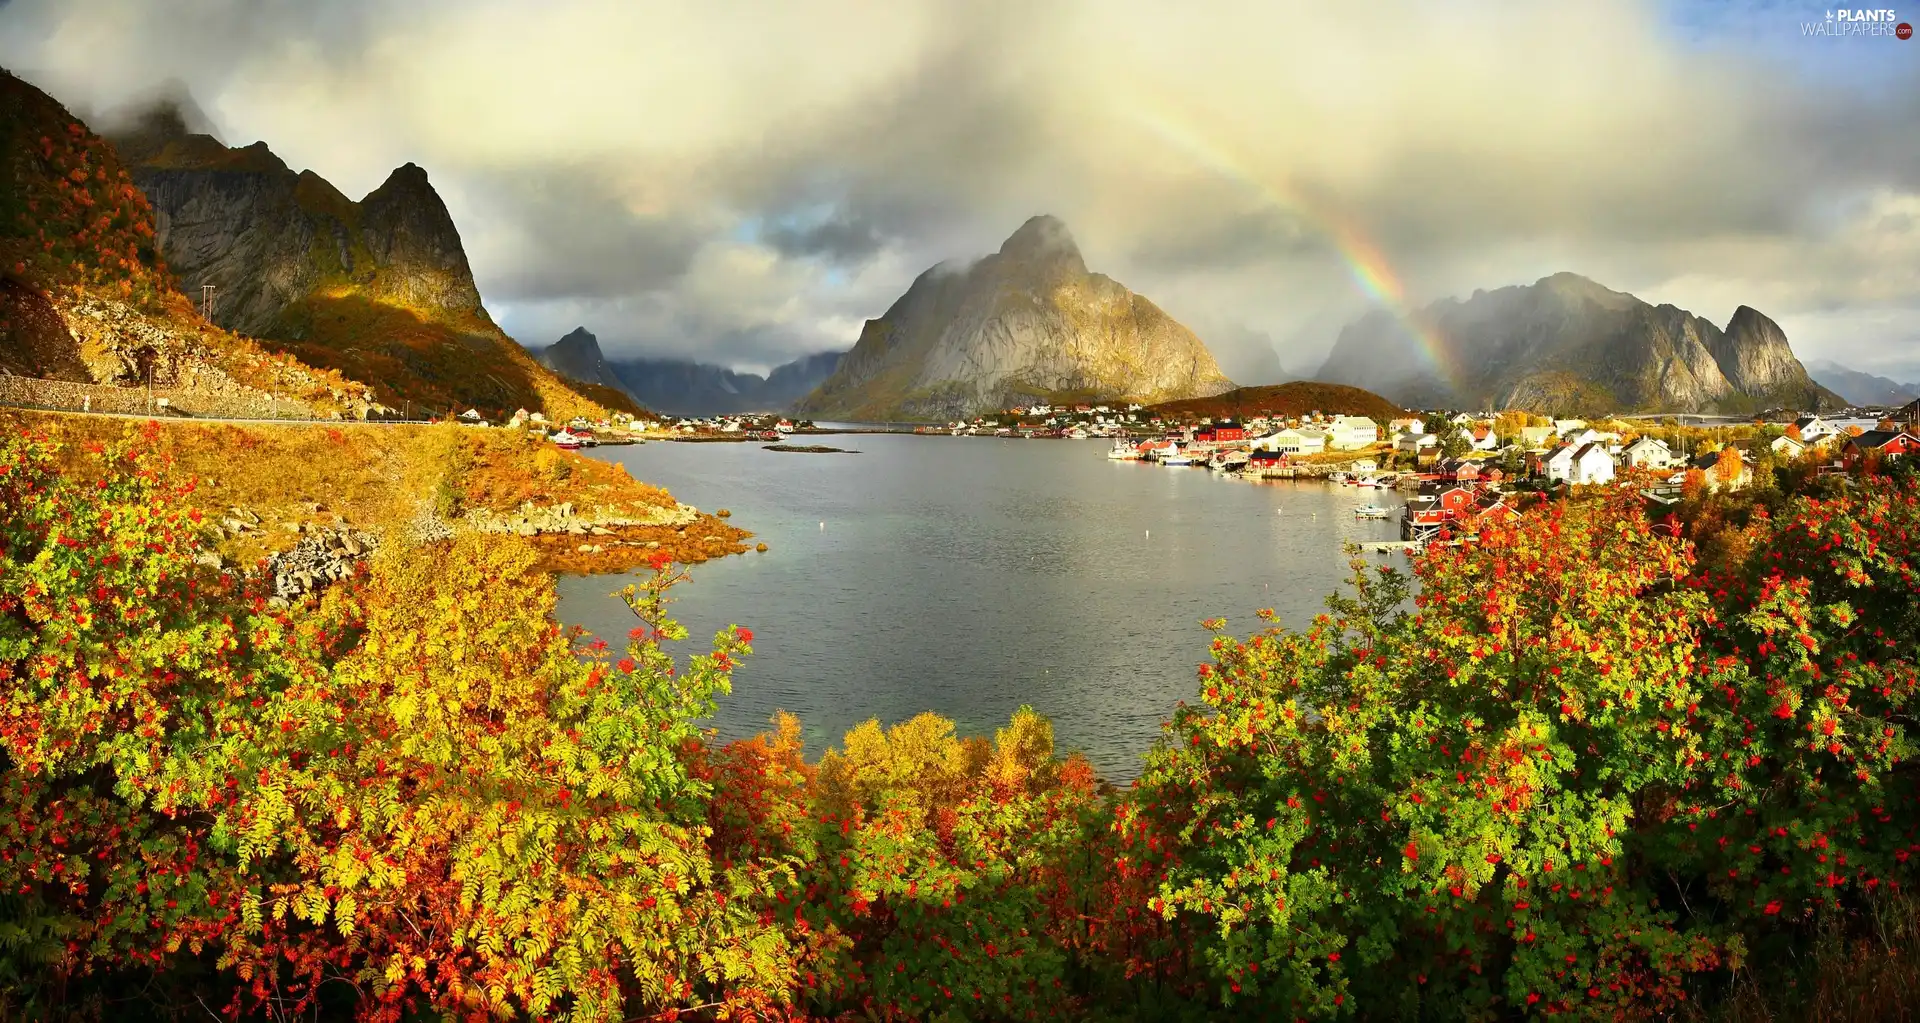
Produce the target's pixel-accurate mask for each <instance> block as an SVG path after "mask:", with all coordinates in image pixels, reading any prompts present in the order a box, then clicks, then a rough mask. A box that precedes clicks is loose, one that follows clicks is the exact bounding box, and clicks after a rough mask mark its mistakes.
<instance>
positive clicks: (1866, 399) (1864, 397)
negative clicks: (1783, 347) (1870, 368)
mask: <svg viewBox="0 0 1920 1023" xmlns="http://www.w3.org/2000/svg"><path fill="white" fill-rule="evenodd" d="M1807 372H1808V373H1810V374H1812V375H1813V379H1814V380H1816V381H1818V382H1819V384H1820V386H1822V387H1825V388H1827V389H1828V390H1830V391H1833V392H1834V393H1836V394H1838V395H1840V396H1841V397H1842V398H1845V399H1847V401H1848V402H1849V403H1850V404H1854V405H1888V406H1892V405H1905V404H1906V403H1908V402H1910V401H1913V400H1914V399H1916V398H1920V383H1912V384H1902V383H1898V382H1896V381H1893V380H1889V379H1888V378H1886V377H1881V376H1874V375H1873V374H1871V373H1862V372H1860V371H1858V370H1852V369H1848V368H1847V367H1845V366H1842V365H1840V364H1839V363H1837V362H1834V361H1832V360H1830V359H1816V360H1814V361H1812V362H1809V363H1807Z"/></svg>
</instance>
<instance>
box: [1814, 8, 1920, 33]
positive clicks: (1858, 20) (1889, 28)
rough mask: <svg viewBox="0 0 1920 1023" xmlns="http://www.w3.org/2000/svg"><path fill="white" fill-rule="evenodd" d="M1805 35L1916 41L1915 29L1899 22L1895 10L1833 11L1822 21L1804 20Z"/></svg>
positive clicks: (1903, 22)
mask: <svg viewBox="0 0 1920 1023" xmlns="http://www.w3.org/2000/svg"><path fill="white" fill-rule="evenodd" d="M1801 35H1803V36H1826V38H1859V36H1891V38H1912V35H1914V27H1912V25H1908V23H1907V21H1901V19H1899V12H1893V10H1885V8H1880V10H1830V12H1826V17H1824V19H1820V21H1801Z"/></svg>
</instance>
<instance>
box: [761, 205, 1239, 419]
mask: <svg viewBox="0 0 1920 1023" xmlns="http://www.w3.org/2000/svg"><path fill="white" fill-rule="evenodd" d="M1232 387H1233V383H1232V381H1230V380H1228V379H1227V378H1226V377H1225V376H1224V375H1222V374H1221V372H1220V367H1219V365H1218V364H1217V363H1215V362H1214V358H1213V355H1212V353H1210V352H1208V351H1207V346H1206V345H1204V344H1202V343H1201V341H1200V339H1199V338H1198V337H1195V336H1194V334H1193V332H1192V331H1190V330H1188V329H1187V328H1186V327H1183V326H1181V325H1180V324H1179V323H1177V322H1175V321H1174V320H1173V318H1172V317H1169V316H1168V315H1167V314H1166V313H1164V312H1161V311H1160V308H1159V307H1158V306H1156V305H1154V304H1153V303H1152V302H1149V301H1147V300H1146V299H1145V298H1142V297H1141V296H1139V295H1136V294H1134V293H1133V292H1131V291H1128V290H1127V289H1126V288H1125V287H1123V286H1122V285H1120V284H1118V283H1116V282H1115V281H1113V280H1112V279H1110V278H1108V277H1106V276H1103V275H1101V274H1095V273H1089V272H1087V266H1086V263H1085V262H1084V261H1083V260H1082V259H1081V257H1080V250H1079V248H1078V246H1076V245H1075V244H1074V241H1073V237H1072V235H1070V234H1069V233H1068V231H1067V227H1066V225H1065V224H1063V223H1061V222H1060V221H1059V220H1057V219H1055V218H1053V217H1048V216H1040V217H1034V218H1033V219H1031V220H1029V221H1027V222H1026V223H1025V224H1023V225H1021V226H1020V229H1019V230H1017V231H1015V232H1014V233H1013V235H1012V236H1011V237H1009V238H1008V239H1007V240H1006V243H1005V244H1004V245H1002V246H1001V247H1000V251H999V252H997V253H994V254H992V255H989V256H986V257H984V258H982V259H980V260H978V261H976V262H974V263H971V264H968V265H960V264H954V263H941V264H939V265H937V266H935V267H933V268H932V269H930V270H928V271H926V272H925V273H923V274H921V275H920V276H919V277H918V278H916V279H915V280H914V282H913V285H912V286H911V287H909V288H908V289H907V292H906V294H905V295H902V296H901V297H900V299H899V300H898V301H896V302H894V304H893V306H892V307H891V308H889V309H888V310H887V311H886V314H885V315H883V316H881V317H880V318H879V319H876V320H868V321H867V324H866V327H865V329H863V330H862V331H861V332H860V340H859V342H858V343H857V344H855V345H854V346H853V350H852V351H851V352H848V353H847V357H846V358H845V359H842V360H841V362H840V366H839V368H838V369H837V370H836V371H835V372H834V374H833V376H831V377H828V378H827V380H826V381H824V382H823V383H822V384H821V385H820V387H819V388H818V389H817V390H815V391H814V392H813V393H812V394H810V395H808V396H807V397H806V399H805V400H803V401H802V402H800V404H799V405H798V406H797V411H799V412H800V413H801V414H803V415H807V416H810V417H811V418H814V419H838V420H867V421H883V420H938V419H949V418H953V417H956V416H963V415H972V414H974V413H977V412H983V411H988V410H992V409H999V408H1006V407H1008V406H1012V405H1018V404H1021V403H1023V402H1027V401H1033V400H1048V401H1071V400H1090V399H1101V400H1120V399H1131V400H1135V401H1140V402H1143V403H1146V402H1155V401H1170V400H1173V399H1176V398H1191V397H1199V396H1204V395H1210V394H1218V393H1220V392H1222V391H1226V390H1229V389H1231V388H1232Z"/></svg>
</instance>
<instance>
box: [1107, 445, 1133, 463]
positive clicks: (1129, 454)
mask: <svg viewBox="0 0 1920 1023" xmlns="http://www.w3.org/2000/svg"><path fill="white" fill-rule="evenodd" d="M1107 457H1108V458H1111V459H1113V460H1114V461H1116V462H1135V461H1139V460H1140V449H1139V448H1137V447H1135V446H1134V445H1132V444H1129V443H1127V442H1126V441H1123V440H1116V441H1114V442H1113V447H1111V448H1108V449H1107Z"/></svg>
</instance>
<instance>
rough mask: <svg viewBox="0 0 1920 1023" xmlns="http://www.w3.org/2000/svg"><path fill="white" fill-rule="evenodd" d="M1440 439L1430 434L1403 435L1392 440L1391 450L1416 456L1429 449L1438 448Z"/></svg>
mask: <svg viewBox="0 0 1920 1023" xmlns="http://www.w3.org/2000/svg"><path fill="white" fill-rule="evenodd" d="M1439 446H1440V438H1438V437H1435V436H1434V435H1433V434H1431V433H1403V434H1401V435H1400V436H1398V437H1395V438H1394V439H1393V450H1395V451H1400V452H1404V453H1406V454H1409V455H1417V454H1419V453H1420V452H1422V451H1426V450H1428V449H1430V448H1438V447H1439Z"/></svg>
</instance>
